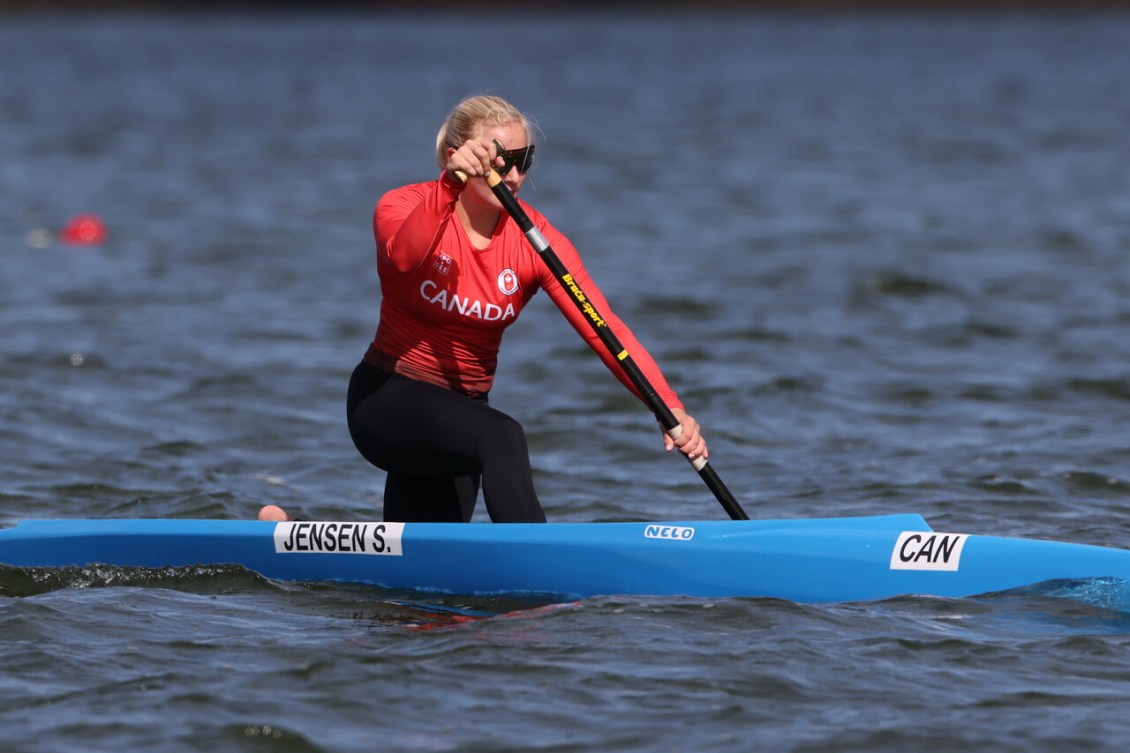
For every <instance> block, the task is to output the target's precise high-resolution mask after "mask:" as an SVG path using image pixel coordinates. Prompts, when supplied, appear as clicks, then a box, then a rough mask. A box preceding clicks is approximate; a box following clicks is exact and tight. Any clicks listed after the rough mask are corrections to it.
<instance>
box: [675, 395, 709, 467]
mask: <svg viewBox="0 0 1130 753" xmlns="http://www.w3.org/2000/svg"><path fill="white" fill-rule="evenodd" d="M671 412H672V413H674V414H675V418H676V419H678V421H679V425H680V426H682V427H683V432H682V433H681V434H680V435H679V438H678V439H671V437H670V436H668V434H667V432H663V445H664V447H666V448H667V451H668V452H670V451H671V450H674V449H676V448H678V450H679V452H681V453H683V454H684V455H686V456H687V458H689V459H690V460H698V459H699V458H709V457H710V450H708V449H707V447H706V438H705V437H704V436H702V431H701V429H700V428H699V425H698V421H695V420H694V416H691V415H689V414H688V413H687V412H686V411H684V410H680V409H678V408H674V409H672V410H671Z"/></svg>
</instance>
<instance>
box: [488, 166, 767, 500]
mask: <svg viewBox="0 0 1130 753" xmlns="http://www.w3.org/2000/svg"><path fill="white" fill-rule="evenodd" d="M486 180H487V185H489V186H490V188H491V190H492V191H493V192H494V195H495V196H497V197H498V200H499V201H500V202H501V203H502V206H503V207H504V208H505V209H506V212H507V214H509V215H510V216H511V217H513V218H514V221H515V222H517V223H518V227H519V228H521V230H522V232H523V233H525V235H526V239H527V240H528V241H529V242H530V245H531V246H533V247H534V250H535V251H537V252H538V255H539V256H541V258H542V261H544V262H545V265H546V266H547V267H549V271H550V272H552V273H553V276H554V277H556V278H557V280H558V282H560V283H561V285H562V286H563V287H564V288H565V289H566V290H568V291H569V292H570V294H571V295H572V298H573V303H574V304H576V306H577V308H578V309H579V310H580V311H581V313H583V314H584V315H585V318H587V319H588V322H589V324H590V325H591V326H592V328H593V331H594V332H596V334H597V336H598V337H599V338H600V340H601V342H603V343H604V346H605V347H606V348H608V351H609V352H610V353H611V354H612V355H613V356H614V357H615V358H616V360H617V361H619V362H620V366H621V368H623V369H624V373H625V374H627V375H628V379H630V380H631V382H632V384H633V385H635V388H636V389H637V390H639V393H640V394H641V395H643V399H644V401H646V402H647V406H648V407H649V408H650V409H651V412H652V413H654V414H655V417H656V418H657V419H658V420H659V423H660V425H661V426H662V427H663V429H664V430H665V431H666V432H667V433H668V435H670V436H672V437H678V436H679V432H681V431H682V428H683V427H682V425H681V424H680V423H679V420H678V419H677V418H675V414H674V413H672V412H671V409H670V408H668V407H667V404H666V403H664V402H663V401H662V400H661V399H660V398H659V394H658V393H656V391H655V388H654V387H652V386H651V382H649V381H648V379H647V377H646V376H644V373H643V372H642V371H640V368H639V366H637V365H636V362H635V361H634V360H633V359H632V356H631V355H630V354H629V353H628V350H627V349H626V348H625V347H624V346H623V344H621V342H620V340H619V338H617V337H616V335H615V333H613V332H612V328H611V327H609V326H608V323H607V322H605V320H604V317H602V316H601V315H600V312H599V311H597V310H596V308H595V307H594V306H593V305H592V302H591V301H590V300H589V299H588V296H586V295H585V292H584V291H583V290H581V287H580V285H578V284H577V281H576V280H574V279H573V276H572V275H571V274H569V270H568V269H566V267H565V265H564V264H562V263H561V259H560V258H559V257H558V256H557V253H556V252H555V251H554V250H553V248H552V247H550V245H549V241H547V240H546V239H545V236H544V235H542V234H541V231H539V230H538V229H537V228H536V227H534V223H533V222H532V221H531V220H530V216H529V215H528V214H526V210H524V209H522V205H521V204H519V203H518V199H516V198H515V197H514V194H513V193H511V191H510V189H509V188H507V187H506V184H505V183H503V182H502V177H501V176H500V175H499V174H498V171H496V170H491V171H490V173H489V174H488V175H487V176H486ZM688 460H690V458H688ZM690 463H691V465H692V466H694V468H695V470H696V471H698V475H699V476H700V477H701V478H702V480H703V481H705V482H706V485H707V486H708V487H709V488H710V491H712V492H714V496H715V497H717V499H718V502H719V503H720V504H721V505H722V508H723V509H724V510H725V511H726V512H727V513H729V515H730V518H731V519H733V520H749V515H747V514H746V512H745V510H743V509H742V506H741V505H740V504H738V501H737V499H735V498H734V495H733V494H731V493H730V490H729V489H727V488H726V485H725V484H724V483H722V479H721V478H719V476H718V474H717V472H715V470H714V468H712V467H711V466H710V463H709V462H707V460H706V458H698V459H697V460H691V461H690Z"/></svg>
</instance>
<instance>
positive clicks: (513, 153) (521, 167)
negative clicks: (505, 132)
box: [494, 139, 534, 177]
mask: <svg viewBox="0 0 1130 753" xmlns="http://www.w3.org/2000/svg"><path fill="white" fill-rule="evenodd" d="M494 145H495V146H496V147H497V148H498V156H499V157H502V167H499V166H498V165H497V164H496V165H495V166H494V169H495V170H497V171H498V174H499V175H501V176H503V177H506V175H507V173H509V172H510V170H511V169H513V168H515V167H516V168H518V174H519V175H525V174H526V171H527V170H529V169H530V168H531V167H533V164H534V145H533V144H530V145H529V146H524V147H522V148H521V149H503V148H502V144H501V143H500V142H499V140H498V139H495V140H494Z"/></svg>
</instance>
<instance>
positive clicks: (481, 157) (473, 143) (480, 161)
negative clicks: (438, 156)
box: [445, 138, 498, 182]
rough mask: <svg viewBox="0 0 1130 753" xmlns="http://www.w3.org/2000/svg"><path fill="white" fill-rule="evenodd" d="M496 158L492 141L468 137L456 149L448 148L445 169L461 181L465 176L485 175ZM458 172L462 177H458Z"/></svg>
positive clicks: (493, 164) (477, 176)
mask: <svg viewBox="0 0 1130 753" xmlns="http://www.w3.org/2000/svg"><path fill="white" fill-rule="evenodd" d="M497 159H498V155H496V154H495V147H494V143H493V142H491V141H490V140H489V139H482V138H480V139H469V140H467V141H466V142H464V144H463V146H461V147H459V148H458V149H454V148H451V147H449V148H448V151H447V165H446V166H445V169H446V170H447V172H448V174H450V175H451V176H452V177H454V178H455V179H456V180H458V181H460V182H462V181H463V180H465V178H466V177H472V178H481V177H485V176H486V175H487V174H488V173H490V171H491V168H493V167H494V166H495V161H496V160H497ZM459 173H463V176H464V177H460V176H459Z"/></svg>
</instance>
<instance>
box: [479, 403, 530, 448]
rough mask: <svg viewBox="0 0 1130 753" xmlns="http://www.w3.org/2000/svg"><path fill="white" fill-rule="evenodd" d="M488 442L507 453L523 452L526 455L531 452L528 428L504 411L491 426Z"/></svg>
mask: <svg viewBox="0 0 1130 753" xmlns="http://www.w3.org/2000/svg"><path fill="white" fill-rule="evenodd" d="M487 442H488V444H491V445H493V446H495V447H497V448H498V449H499V450H500V451H502V452H505V453H506V454H507V455H511V456H513V455H515V454H521V455H523V456H525V455H528V454H529V448H528V446H527V443H526V430H525V429H524V428H523V427H522V424H520V423H518V421H517V420H515V419H513V418H511V417H510V416H507V415H506V414H504V413H500V414H498V418H497V420H495V421H494V423H493V425H492V426H491V431H490V436H489V437H488V439H487Z"/></svg>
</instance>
